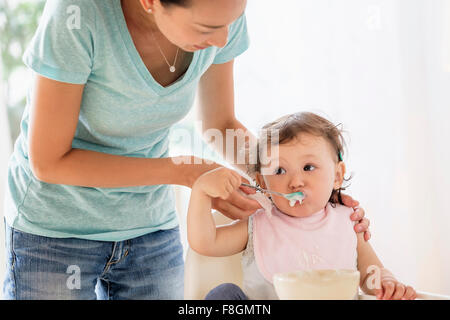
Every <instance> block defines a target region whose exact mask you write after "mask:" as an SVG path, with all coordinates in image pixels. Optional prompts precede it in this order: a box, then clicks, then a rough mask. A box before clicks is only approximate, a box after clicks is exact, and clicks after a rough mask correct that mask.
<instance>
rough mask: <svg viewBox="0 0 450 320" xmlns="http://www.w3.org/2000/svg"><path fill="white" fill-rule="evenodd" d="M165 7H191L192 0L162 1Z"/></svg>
mask: <svg viewBox="0 0 450 320" xmlns="http://www.w3.org/2000/svg"><path fill="white" fill-rule="evenodd" d="M160 1H161V4H162V5H163V6H170V5H177V6H180V7H184V8H186V7H189V5H190V2H191V0H160Z"/></svg>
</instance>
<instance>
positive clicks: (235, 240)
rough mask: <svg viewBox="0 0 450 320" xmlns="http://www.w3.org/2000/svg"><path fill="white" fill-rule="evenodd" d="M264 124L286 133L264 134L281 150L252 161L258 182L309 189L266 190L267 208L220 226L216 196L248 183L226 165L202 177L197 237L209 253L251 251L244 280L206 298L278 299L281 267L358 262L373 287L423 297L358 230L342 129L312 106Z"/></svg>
mask: <svg viewBox="0 0 450 320" xmlns="http://www.w3.org/2000/svg"><path fill="white" fill-rule="evenodd" d="M263 130H264V132H277V133H278V135H277V137H278V138H277V139H273V138H272V136H273V135H265V136H264V137H263V136H261V137H260V138H259V139H258V144H259V146H260V147H263V148H266V149H265V150H269V151H270V150H271V149H272V150H273V151H274V150H277V152H272V153H271V155H270V157H271V158H270V159H271V161H267V162H266V161H261V160H262V158H261V154H258V157H257V159H258V161H257V164H256V165H254V166H253V167H251V171H253V172H252V174H253V176H255V178H256V182H257V184H258V185H259V186H260V187H261V188H264V189H268V190H272V191H276V192H280V193H285V194H286V193H294V192H301V193H302V194H303V195H304V198H303V199H302V200H300V201H294V202H293V201H289V200H287V199H286V198H284V197H282V196H280V195H276V194H267V196H268V197H269V198H267V197H266V196H265V195H262V194H258V195H259V197H256V199H258V200H259V201H260V203H261V205H262V207H263V209H259V210H257V211H256V212H255V213H254V214H253V215H251V216H250V217H249V218H248V219H245V220H236V221H234V222H233V223H231V224H229V225H224V226H218V227H216V225H215V223H214V220H213V218H212V215H211V199H212V198H214V197H220V198H222V199H226V198H228V197H229V195H230V194H231V193H233V191H235V190H236V189H238V188H239V186H240V185H241V182H242V179H241V176H240V175H239V173H237V172H236V171H234V170H231V169H228V168H223V167H221V168H218V169H214V170H212V171H209V172H206V173H205V174H203V175H202V176H200V177H199V178H198V179H197V180H196V182H195V183H194V185H193V187H192V193H191V199H190V203H189V210H188V218H187V228H188V230H187V231H188V241H189V245H190V246H191V248H192V249H193V250H195V251H196V252H198V253H199V254H202V255H206V256H229V255H233V254H236V253H238V252H241V251H243V254H242V268H243V275H244V278H243V287H242V288H239V287H238V286H236V285H234V284H229V283H227V284H222V285H220V286H218V287H216V288H214V289H213V290H212V291H211V292H210V293H209V294H208V295H207V296H206V299H217V300H219V299H220V300H222V299H223V300H231V299H252V300H262V299H278V297H277V295H276V292H275V289H274V286H273V282H272V277H273V275H274V274H276V273H280V272H290V271H298V270H311V269H313V270H318V269H352V270H358V271H359V272H360V288H361V290H362V291H364V292H365V293H367V294H372V295H376V297H377V298H378V299H395V300H399V299H403V300H407V299H415V298H416V292H415V290H414V289H413V288H412V287H410V286H406V285H404V284H402V283H400V282H399V281H397V280H396V279H395V277H394V276H393V275H392V274H391V273H390V272H389V271H388V270H387V269H385V268H384V267H383V265H382V263H381V262H380V260H379V259H378V257H377V256H376V254H375V252H374V250H373V249H372V247H371V245H370V244H369V243H368V242H366V241H365V240H364V238H363V235H362V234H355V232H354V230H353V226H354V223H353V221H351V220H350V215H351V214H352V213H353V209H352V208H349V207H346V206H344V205H343V203H342V201H341V199H340V192H341V190H343V189H344V188H343V182H344V180H345V179H344V175H345V164H344V162H343V157H342V156H343V147H344V139H343V137H342V133H341V131H340V130H339V129H338V128H337V127H336V126H335V125H334V124H332V123H331V122H329V121H328V120H326V119H324V118H322V117H320V116H318V115H316V114H313V113H309V112H302V113H295V114H292V115H288V116H285V117H282V118H280V119H278V120H276V121H274V122H271V123H269V124H267V125H265V126H264V127H263ZM275 140H276V141H275ZM275 146H276V147H277V148H274V147H275ZM263 148H258V150H263ZM268 153H270V152H267V153H266V154H268ZM274 154H275V155H274ZM269 199H270V200H269ZM264 200H265V201H264ZM374 270H379V271H380V272H379V275H380V279H379V281H378V282H377V283H378V285H374V284H373V283H372V282H371V281H370V280H373V275H374V273H373V272H374Z"/></svg>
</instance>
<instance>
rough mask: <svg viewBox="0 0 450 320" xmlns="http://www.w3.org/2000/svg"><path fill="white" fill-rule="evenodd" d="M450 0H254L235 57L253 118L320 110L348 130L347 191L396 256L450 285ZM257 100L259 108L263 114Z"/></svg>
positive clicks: (406, 272) (402, 267)
mask: <svg viewBox="0 0 450 320" xmlns="http://www.w3.org/2000/svg"><path fill="white" fill-rule="evenodd" d="M449 3H450V1H448V0H433V1H427V0H339V1H335V0H283V1H281V2H276V3H274V2H273V1H269V0H249V3H248V8H247V20H248V27H249V30H250V36H251V47H250V49H249V50H248V52H246V53H245V54H244V55H243V56H242V57H240V58H239V59H238V60H239V61H238V66H237V68H236V114H237V116H238V119H239V120H240V121H241V122H242V123H244V125H246V126H247V127H248V128H250V129H252V130H254V131H256V130H258V129H259V128H260V127H261V125H263V124H265V123H266V122H268V121H271V120H273V119H275V118H277V117H279V116H281V115H282V114H287V113H291V112H297V111H302V110H310V111H316V112H320V113H321V114H326V115H328V116H329V117H330V118H331V119H332V120H334V121H335V122H337V123H343V125H344V129H345V130H346V131H347V132H348V134H347V137H348V144H349V150H348V151H349V152H348V154H347V156H346V162H347V169H348V170H349V171H350V172H353V173H354V177H353V179H352V182H351V183H352V184H351V187H350V189H349V193H350V194H351V195H352V196H354V197H355V198H356V199H358V200H360V202H361V204H362V206H363V207H364V208H365V210H366V214H367V217H368V218H370V220H371V223H372V224H371V231H372V234H373V237H372V241H371V243H372V245H373V246H374V248H375V249H376V251H377V253H378V255H379V256H380V258H381V259H382V261H383V262H384V264H385V266H386V267H387V268H390V269H392V271H393V272H394V273H395V274H396V275H398V277H399V278H400V279H401V280H403V281H405V282H407V283H410V284H413V285H415V286H416V287H417V288H419V289H420V290H422V291H431V292H436V293H443V294H450V273H449V272H448V270H450V232H449V230H450V215H449V214H448V209H447V197H448V192H449V191H450V188H449V187H450V184H449V181H450V166H449V165H448V164H449V163H450V150H449V148H448V146H449V141H450V125H449V121H450V120H449V119H450V108H449V106H450V90H449V88H450V67H449V66H450V36H449V35H450V22H449V20H450V4H449ZM255 110H258V112H259V115H258V116H257V117H256V116H255V115H254V112H255Z"/></svg>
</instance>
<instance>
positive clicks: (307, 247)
mask: <svg viewBox="0 0 450 320" xmlns="http://www.w3.org/2000/svg"><path fill="white" fill-rule="evenodd" d="M335 206H336V207H335V208H333V207H332V206H331V203H328V204H327V206H326V207H325V209H322V210H320V211H319V212H316V213H314V214H312V215H311V216H309V217H305V218H298V217H292V216H289V215H287V214H284V213H282V212H280V211H279V210H278V209H277V208H276V207H275V206H273V207H272V212H271V215H268V214H267V213H266V212H265V210H264V209H259V210H258V211H256V213H255V214H254V215H253V243H254V254H255V260H256V264H257V266H258V269H259V271H260V272H261V274H262V275H263V276H264V278H266V279H267V281H269V282H271V283H272V277H273V275H274V274H275V273H279V272H292V271H298V270H312V269H314V270H317V269H352V270H356V263H357V260H356V259H357V251H356V245H357V239H356V233H355V231H354V230H353V226H354V222H353V221H352V220H350V215H351V214H352V213H353V209H352V208H348V207H345V206H343V205H339V204H336V205H335Z"/></svg>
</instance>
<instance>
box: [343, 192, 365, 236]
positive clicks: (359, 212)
mask: <svg viewBox="0 0 450 320" xmlns="http://www.w3.org/2000/svg"><path fill="white" fill-rule="evenodd" d="M341 196H342V202H343V203H344V205H345V206H347V207H350V208H353V209H354V210H355V212H354V213H353V214H352V215H351V216H350V219H351V220H353V221H359V223H358V224H356V225H355V227H354V229H355V232H357V233H359V232H364V240H366V241H369V239H370V236H371V234H370V231H369V225H370V221H369V219H366V218H364V214H365V212H364V209H363V208H360V207H358V205H359V202H358V201H356V200H353V198H352V197H350V196H349V195H346V194H342V195H341Z"/></svg>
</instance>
